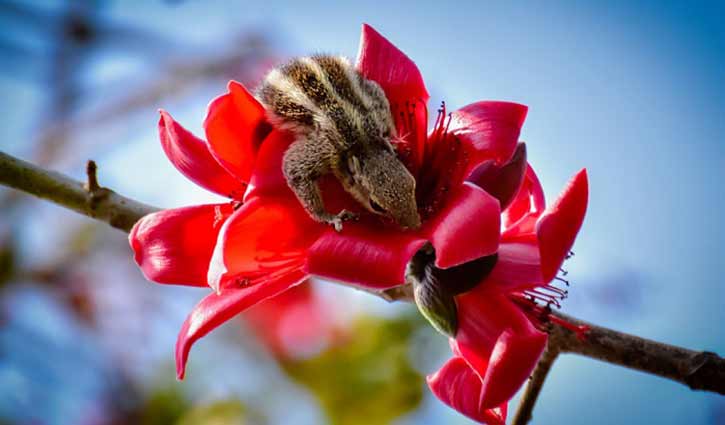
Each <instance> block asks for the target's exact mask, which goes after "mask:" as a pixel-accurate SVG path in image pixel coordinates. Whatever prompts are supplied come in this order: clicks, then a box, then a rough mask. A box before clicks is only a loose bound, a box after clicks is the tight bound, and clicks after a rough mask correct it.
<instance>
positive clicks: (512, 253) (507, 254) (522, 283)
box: [485, 241, 545, 292]
mask: <svg viewBox="0 0 725 425" xmlns="http://www.w3.org/2000/svg"><path fill="white" fill-rule="evenodd" d="M544 283H545V282H544V278H543V276H542V274H541V258H540V256H539V247H538V245H537V244H536V242H535V241H534V242H531V241H529V242H503V241H502V242H501V245H500V246H499V249H498V259H497V261H496V266H494V268H493V270H492V271H491V274H490V275H489V277H488V280H487V281H486V283H485V285H488V286H494V285H495V286H497V287H498V288H499V289H500V290H501V291H505V292H512V291H516V290H519V291H520V290H524V289H528V288H533V287H537V286H541V285H543V284H544Z"/></svg>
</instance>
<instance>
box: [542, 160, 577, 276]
mask: <svg viewBox="0 0 725 425" xmlns="http://www.w3.org/2000/svg"><path fill="white" fill-rule="evenodd" d="M588 198H589V185H588V182H587V172H586V170H581V171H579V173H577V174H576V175H575V176H574V177H573V178H572V179H571V180H570V181H569V183H568V184H567V186H566V187H565V188H564V190H563V191H562V193H561V195H559V198H558V199H557V200H556V201H555V202H554V203H553V204H552V205H551V206H549V208H547V209H546V211H545V212H544V214H543V215H542V216H541V217H540V218H539V221H538V222H537V223H536V235H537V237H538V240H539V250H540V252H541V271H542V274H543V276H544V280H545V281H546V282H548V281H550V280H552V279H553V278H554V277H555V276H556V274H557V273H558V271H559V267H561V263H562V262H563V261H564V258H565V257H566V255H567V254H568V253H569V251H570V250H571V247H572V245H573V244H574V239H575V238H576V235H577V233H579V228H580V227H581V225H582V222H583V221H584V215H585V214H586V212H587V202H588Z"/></svg>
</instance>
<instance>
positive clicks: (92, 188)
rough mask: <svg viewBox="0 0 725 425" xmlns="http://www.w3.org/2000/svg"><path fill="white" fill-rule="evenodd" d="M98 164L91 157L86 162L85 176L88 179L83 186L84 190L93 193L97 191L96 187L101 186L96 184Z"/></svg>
mask: <svg viewBox="0 0 725 425" xmlns="http://www.w3.org/2000/svg"><path fill="white" fill-rule="evenodd" d="M97 171H98V166H97V165H96V162H95V161H94V160H92V159H89V160H88V162H87V163H86V177H87V178H88V180H87V181H86V185H85V188H86V190H87V191H88V192H89V193H91V194H93V192H97V191H98V189H100V188H101V187H100V186H99V185H98V176H97V174H96V173H97Z"/></svg>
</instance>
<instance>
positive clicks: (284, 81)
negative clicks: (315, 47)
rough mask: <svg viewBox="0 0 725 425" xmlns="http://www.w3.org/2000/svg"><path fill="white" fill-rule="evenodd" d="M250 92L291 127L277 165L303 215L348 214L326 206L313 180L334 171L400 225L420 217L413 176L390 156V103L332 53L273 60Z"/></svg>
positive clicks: (336, 222)
mask: <svg viewBox="0 0 725 425" xmlns="http://www.w3.org/2000/svg"><path fill="white" fill-rule="evenodd" d="M257 96H258V98H259V99H260V101H261V102H262V104H264V106H265V107H266V109H267V113H268V117H269V120H270V122H271V123H272V124H274V125H275V126H277V127H278V128H281V129H285V130H289V131H291V132H292V133H293V134H294V135H295V138H294V141H293V142H292V143H291V144H290V146H289V148H288V149H287V150H286V151H285V154H284V158H283V164H282V167H283V172H284V176H285V178H286V180H287V184H288V185H289V187H290V188H291V189H292V190H293V191H294V192H295V195H297V198H298V199H299V200H300V202H301V203H302V205H303V206H304V207H305V209H306V210H307V211H308V212H309V213H310V216H311V217H313V218H314V219H315V220H317V221H320V222H324V223H329V224H331V225H333V226H334V227H335V229H336V230H338V231H339V230H340V229H342V222H343V221H345V220H349V219H351V218H353V217H354V216H355V214H352V213H350V212H348V211H344V210H343V211H340V212H338V213H336V214H334V213H332V212H330V211H327V210H326V209H325V206H324V202H323V199H322V194H321V191H320V187H319V184H318V181H319V179H320V178H321V177H322V176H324V175H326V174H328V173H332V174H334V175H335V176H336V177H337V179H338V180H339V181H340V183H341V184H342V186H343V187H344V188H345V190H346V191H347V192H349V193H350V194H351V195H353V197H354V198H355V199H356V200H357V201H358V202H359V203H360V204H361V205H362V206H363V207H365V208H366V209H367V210H369V211H370V212H373V213H375V214H382V215H386V216H388V217H390V218H392V219H393V220H395V221H396V222H397V223H398V224H400V225H401V226H402V227H404V228H415V227H418V226H419V225H420V217H419V215H418V212H417V207H416V202H415V179H414V178H413V176H412V175H411V174H410V172H409V171H408V170H407V169H406V168H405V165H403V163H402V162H400V161H399V160H398V158H397V156H396V153H395V149H394V148H393V145H392V144H391V142H390V141H391V140H392V139H393V138H394V137H396V134H395V127H394V125H393V117H392V116H391V114H390V105H389V103H388V99H387V98H386V97H385V93H384V92H383V89H382V88H381V87H380V86H379V85H378V84H377V83H375V82H373V81H370V80H367V79H365V78H363V76H362V75H360V73H358V72H357V71H356V70H355V68H353V67H352V66H351V65H350V63H349V62H348V61H347V60H346V59H344V58H341V57H337V56H312V57H305V58H297V59H293V60H292V61H290V62H288V63H286V64H284V65H282V66H280V67H278V68H275V69H274V70H272V72H270V73H269V74H268V75H267V77H266V78H265V79H264V81H263V82H262V85H261V87H260V88H259V90H258V91H257Z"/></svg>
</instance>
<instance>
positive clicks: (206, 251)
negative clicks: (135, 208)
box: [128, 204, 232, 286]
mask: <svg viewBox="0 0 725 425" xmlns="http://www.w3.org/2000/svg"><path fill="white" fill-rule="evenodd" d="M231 214H232V206H231V205H230V204H221V205H198V206H193V207H185V208H178V209H171V210H163V211H159V212H156V213H153V214H149V215H147V216H145V217H143V218H142V219H141V220H139V221H138V222H137V223H136V224H135V225H134V227H133V229H131V233H130V234H129V236H128V240H129V242H130V243H131V248H133V251H134V254H135V259H136V263H137V264H138V265H139V267H141V271H142V272H143V274H144V276H146V278H147V279H149V280H152V281H154V282H158V283H173V284H178V285H193V286H206V285H207V281H206V276H207V270H208V268H209V260H210V259H211V255H212V252H213V251H214V245H215V244H216V240H217V234H218V233H219V229H220V228H221V227H222V224H223V223H224V221H225V220H226V219H227V217H229V216H230V215H231Z"/></svg>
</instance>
